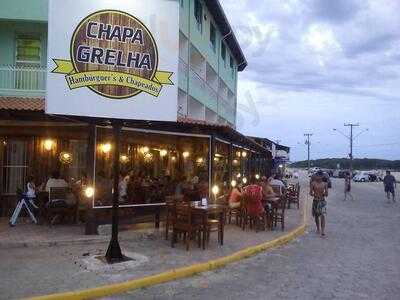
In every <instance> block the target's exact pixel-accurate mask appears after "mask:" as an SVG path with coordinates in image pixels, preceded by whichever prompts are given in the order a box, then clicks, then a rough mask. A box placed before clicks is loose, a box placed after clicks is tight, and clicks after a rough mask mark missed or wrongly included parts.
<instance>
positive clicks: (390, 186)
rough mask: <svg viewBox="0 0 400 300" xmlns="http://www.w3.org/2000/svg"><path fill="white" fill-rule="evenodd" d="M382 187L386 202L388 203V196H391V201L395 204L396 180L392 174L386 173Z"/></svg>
mask: <svg viewBox="0 0 400 300" xmlns="http://www.w3.org/2000/svg"><path fill="white" fill-rule="evenodd" d="M383 185H384V187H385V193H386V197H387V198H388V201H390V194H392V201H393V202H396V200H395V197H396V195H395V189H396V178H394V176H393V175H392V174H390V171H386V176H385V178H383Z"/></svg>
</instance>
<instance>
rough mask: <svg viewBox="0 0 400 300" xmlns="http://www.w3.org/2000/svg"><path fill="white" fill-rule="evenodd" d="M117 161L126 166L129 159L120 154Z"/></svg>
mask: <svg viewBox="0 0 400 300" xmlns="http://www.w3.org/2000/svg"><path fill="white" fill-rule="evenodd" d="M119 161H120V162H121V163H123V164H126V163H127V162H129V157H128V155H126V154H121V155H120V157H119Z"/></svg>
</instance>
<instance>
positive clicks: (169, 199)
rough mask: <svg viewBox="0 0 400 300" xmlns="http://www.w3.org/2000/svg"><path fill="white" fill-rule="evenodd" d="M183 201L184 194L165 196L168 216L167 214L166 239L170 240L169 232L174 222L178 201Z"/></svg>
mask: <svg viewBox="0 0 400 300" xmlns="http://www.w3.org/2000/svg"><path fill="white" fill-rule="evenodd" d="M182 202H183V195H181V196H166V197H165V204H166V205H165V207H166V216H165V239H166V240H168V233H169V231H170V227H171V226H172V222H173V219H174V215H175V209H176V204H177V203H182Z"/></svg>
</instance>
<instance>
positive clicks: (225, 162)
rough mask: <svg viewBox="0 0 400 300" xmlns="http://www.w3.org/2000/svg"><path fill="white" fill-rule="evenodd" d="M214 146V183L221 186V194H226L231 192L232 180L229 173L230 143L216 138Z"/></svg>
mask: <svg viewBox="0 0 400 300" xmlns="http://www.w3.org/2000/svg"><path fill="white" fill-rule="evenodd" d="M214 147H215V148H214V158H213V159H214V173H213V184H214V185H217V186H218V187H219V189H220V194H221V195H225V194H227V193H229V188H230V180H231V179H230V174H229V173H230V170H229V160H230V158H229V156H230V144H229V143H226V142H223V141H220V140H218V139H216V140H215V143H214Z"/></svg>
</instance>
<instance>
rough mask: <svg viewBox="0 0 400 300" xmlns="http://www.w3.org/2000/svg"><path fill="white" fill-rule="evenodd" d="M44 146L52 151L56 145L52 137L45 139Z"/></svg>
mask: <svg viewBox="0 0 400 300" xmlns="http://www.w3.org/2000/svg"><path fill="white" fill-rule="evenodd" d="M43 146H44V149H45V150H46V151H51V150H52V149H53V146H54V141H53V140H51V139H47V140H45V141H44V143H43Z"/></svg>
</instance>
